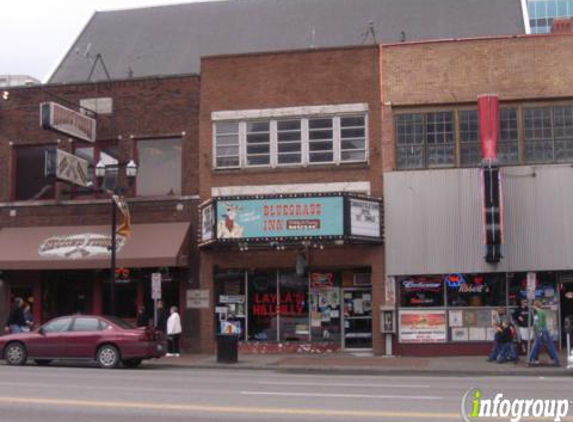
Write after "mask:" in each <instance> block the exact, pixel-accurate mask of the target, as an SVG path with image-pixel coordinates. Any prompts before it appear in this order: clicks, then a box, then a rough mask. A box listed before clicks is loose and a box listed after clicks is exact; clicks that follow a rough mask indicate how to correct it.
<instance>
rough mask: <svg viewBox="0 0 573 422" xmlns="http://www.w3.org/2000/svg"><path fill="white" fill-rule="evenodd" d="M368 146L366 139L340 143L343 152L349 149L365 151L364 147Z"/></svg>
mask: <svg viewBox="0 0 573 422" xmlns="http://www.w3.org/2000/svg"><path fill="white" fill-rule="evenodd" d="M365 146H366V141H365V140H364V139H354V140H348V141H344V140H343V141H342V142H341V143H340V148H341V149H342V150H347V149H362V150H363V149H364V147H365Z"/></svg>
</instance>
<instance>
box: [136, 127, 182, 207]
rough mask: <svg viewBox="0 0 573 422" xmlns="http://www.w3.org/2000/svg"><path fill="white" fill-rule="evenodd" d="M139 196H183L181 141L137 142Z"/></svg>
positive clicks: (177, 139) (175, 139)
mask: <svg viewBox="0 0 573 422" xmlns="http://www.w3.org/2000/svg"><path fill="white" fill-rule="evenodd" d="M137 157H138V161H139V164H138V170H137V194H138V195H140V196H150V195H180V194H181V139H179V138H174V139H159V140H149V141H138V142H137Z"/></svg>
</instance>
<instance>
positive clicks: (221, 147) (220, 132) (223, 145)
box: [215, 122, 239, 168]
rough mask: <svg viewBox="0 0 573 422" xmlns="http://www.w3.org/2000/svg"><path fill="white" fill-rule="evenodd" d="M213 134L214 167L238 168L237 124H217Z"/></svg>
mask: <svg viewBox="0 0 573 422" xmlns="http://www.w3.org/2000/svg"><path fill="white" fill-rule="evenodd" d="M215 133H216V138H215V167H217V168H218V167H238V166H239V123H238V122H218V123H217V124H216V125H215Z"/></svg>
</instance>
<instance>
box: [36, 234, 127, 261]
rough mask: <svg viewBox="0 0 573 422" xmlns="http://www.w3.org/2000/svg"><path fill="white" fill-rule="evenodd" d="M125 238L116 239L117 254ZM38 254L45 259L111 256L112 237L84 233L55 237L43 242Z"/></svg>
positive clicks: (118, 237)
mask: <svg viewBox="0 0 573 422" xmlns="http://www.w3.org/2000/svg"><path fill="white" fill-rule="evenodd" d="M126 240H127V239H126V238H125V237H123V236H117V237H116V248H115V250H116V252H119V251H120V250H121V249H122V248H123V246H124V245H125V243H126ZM38 254H39V255H40V256H41V257H44V258H55V259H84V258H91V257H94V256H101V255H110V254H111V236H110V235H103V234H96V233H82V234H74V235H71V236H53V237H49V238H47V239H46V240H44V241H43V242H42V244H41V245H40V247H39V248H38Z"/></svg>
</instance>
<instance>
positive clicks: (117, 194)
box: [95, 160, 137, 316]
mask: <svg viewBox="0 0 573 422" xmlns="http://www.w3.org/2000/svg"><path fill="white" fill-rule="evenodd" d="M121 167H125V175H126V176H127V180H128V183H129V186H132V185H133V181H134V180H135V177H136V176H137V164H135V162H134V161H133V160H130V161H129V162H128V163H127V164H120V163H118V164H112V165H108V166H106V165H105V164H104V163H103V161H101V160H100V161H99V162H98V163H97V165H96V167H95V176H96V178H97V179H98V183H99V186H100V187H101V188H102V190H103V191H105V192H108V193H109V194H110V195H111V244H110V251H111V262H110V270H111V272H110V282H111V285H110V315H111V316H115V267H116V251H117V233H116V231H117V208H118V207H117V204H116V201H122V202H125V201H124V198H123V192H124V189H123V188H122V187H121V186H119V180H120V178H119V172H118V174H117V177H116V178H115V184H114V186H110V187H108V186H104V184H105V175H106V173H107V171H108V169H113V170H114V171H117V170H119V168H121ZM122 212H123V211H122Z"/></svg>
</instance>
